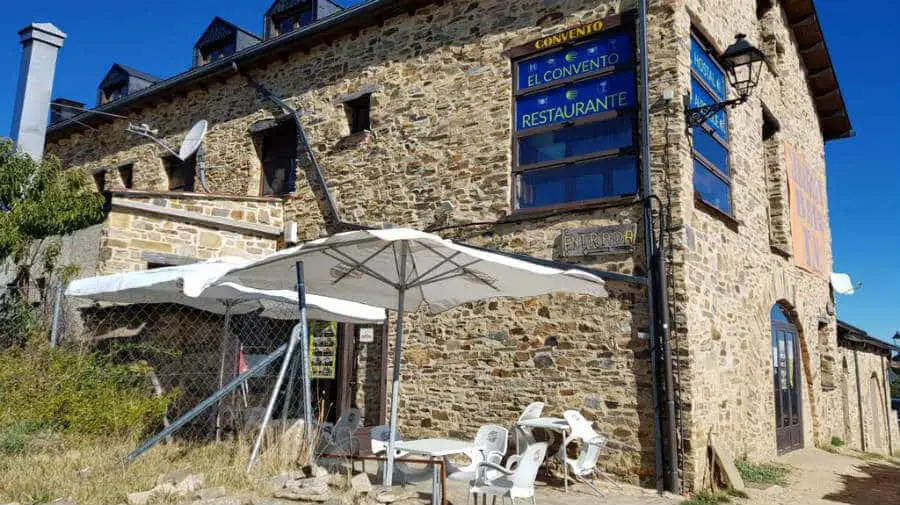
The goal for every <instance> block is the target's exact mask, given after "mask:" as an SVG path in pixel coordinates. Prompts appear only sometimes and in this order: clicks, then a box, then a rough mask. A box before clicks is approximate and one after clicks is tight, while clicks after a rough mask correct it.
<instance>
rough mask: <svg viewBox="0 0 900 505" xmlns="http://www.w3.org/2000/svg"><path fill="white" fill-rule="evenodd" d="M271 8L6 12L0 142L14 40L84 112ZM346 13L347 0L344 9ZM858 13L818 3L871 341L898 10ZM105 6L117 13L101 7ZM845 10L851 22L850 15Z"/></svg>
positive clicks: (845, 258)
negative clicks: (50, 48)
mask: <svg viewBox="0 0 900 505" xmlns="http://www.w3.org/2000/svg"><path fill="white" fill-rule="evenodd" d="M269 3H270V0H252V1H241V2H222V1H212V0H194V1H191V2H184V1H183V0H179V1H173V0H156V1H153V2H123V3H117V4H109V3H108V2H93V1H91V2H89V1H81V2H76V1H72V0H68V1H59V0H40V1H38V2H36V3H31V2H21V1H18V2H9V4H8V5H6V7H4V15H3V16H2V17H0V35H2V40H3V41H4V42H3V43H2V45H0V47H2V50H0V68H2V69H4V71H3V72H0V96H2V97H6V98H5V99H4V100H3V102H2V103H0V134H4V135H5V134H8V132H9V125H10V122H11V114H12V107H13V103H12V100H13V97H14V94H15V87H16V78H17V72H18V62H19V51H18V48H19V45H18V38H17V35H16V32H17V31H18V29H20V28H21V27H23V26H25V25H27V24H28V23H30V22H32V21H51V22H53V23H55V24H56V25H57V26H59V27H60V28H61V29H62V30H63V31H65V32H66V33H68V35H69V38H68V39H67V40H66V43H65V47H63V49H62V51H61V53H60V59H59V64H58V66H57V75H56V82H55V87H54V96H57V97H66V98H71V99H75V100H79V101H83V102H87V103H88V104H90V105H93V103H94V101H95V93H96V87H97V84H98V83H99V82H100V80H101V79H102V77H103V76H104V75H105V74H106V71H107V70H108V69H109V67H110V65H112V63H113V62H118V63H123V64H125V65H129V66H132V67H136V68H138V69H140V70H143V71H145V72H148V73H150V74H154V75H157V76H159V77H167V76H171V75H173V74H176V73H178V72H181V71H183V70H185V69H187V68H188V67H189V66H190V63H191V49H192V47H193V45H194V42H195V41H196V40H197V38H198V37H199V36H200V34H201V33H202V31H203V30H204V29H205V28H206V25H207V24H208V23H209V21H210V20H212V18H213V16H216V15H218V16H221V17H223V18H225V19H227V20H229V21H231V22H233V23H235V24H238V25H239V26H241V27H243V28H245V29H248V30H250V31H253V32H256V33H261V32H262V17H263V13H264V12H265V10H266V8H267V7H268V6H269ZM350 3H355V1H351V0H345V1H344V4H345V5H346V4H350ZM865 3H866V8H865V13H863V12H862V11H860V10H859V9H855V8H851V9H848V7H847V5H848V4H847V2H846V1H845V0H818V1H817V2H816V5H817V6H818V10H819V15H820V19H821V22H822V25H823V26H824V29H825V34H826V37H827V43H828V47H829V50H830V51H831V56H832V59H833V61H834V64H835V67H836V68H837V73H838V79H839V80H840V84H841V88H842V90H843V93H844V99H845V100H846V102H847V106H848V109H849V111H850V114H851V119H852V121H853V126H854V129H855V130H856V133H857V136H856V138H853V139H849V140H839V141H834V142H831V143H829V144H827V147H826V156H827V161H828V197H829V204H830V211H831V225H832V240H833V244H832V246H833V250H834V259H835V263H834V269H835V270H836V271H838V272H848V273H850V274H851V275H852V277H853V279H854V280H855V281H861V282H862V283H863V288H862V289H860V290H859V291H858V292H857V294H856V295H854V296H840V295H838V297H837V298H838V299H837V306H838V316H839V317H840V318H842V319H844V320H846V321H847V322H849V323H852V324H854V325H856V326H859V327H861V328H863V329H866V330H867V331H869V333H871V334H873V335H876V336H879V337H881V338H890V336H892V335H893V334H894V332H895V331H897V330H900V266H898V264H897V263H898V259H900V198H898V196H900V149H898V148H897V147H898V143H900V83H898V81H900V53H898V52H897V50H896V49H895V48H894V47H893V44H892V41H894V40H896V38H895V34H896V28H895V26H893V25H894V24H895V23H896V20H897V19H900V5H898V4H900V2H895V1H893V0H873V1H869V2H865ZM110 5H115V8H113V9H111V8H110ZM848 11H849V12H848Z"/></svg>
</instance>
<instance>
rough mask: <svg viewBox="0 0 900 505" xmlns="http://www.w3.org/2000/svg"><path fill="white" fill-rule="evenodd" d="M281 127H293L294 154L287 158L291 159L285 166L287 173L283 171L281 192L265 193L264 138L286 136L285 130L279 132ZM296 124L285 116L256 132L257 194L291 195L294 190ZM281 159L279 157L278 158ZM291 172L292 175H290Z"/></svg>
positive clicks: (278, 196) (295, 175) (296, 145)
mask: <svg viewBox="0 0 900 505" xmlns="http://www.w3.org/2000/svg"><path fill="white" fill-rule="evenodd" d="M281 129H293V134H294V135H293V137H294V139H295V140H294V155H293V157H291V158H289V159H290V160H291V163H290V166H289V167H288V168H287V170H288V173H285V177H284V188H283V191H282V192H278V191H273V192H272V193H271V194H267V193H266V149H267V147H266V138H267V137H269V138H273V137H277V136H283V137H284V138H288V137H289V135H287V132H279V130H281ZM298 133H299V132H297V125H296V124H294V122H293V121H289V120H287V118H283V119H282V120H276V123H275V124H274V125H272V126H271V127H269V128H266V129H264V130H262V131H259V132H257V133H256V135H257V142H258V146H259V147H258V154H257V156H258V159H259V196H261V197H271V198H280V197H284V196H288V195H291V194H292V193H294V192H295V191H296V184H297V175H298V174H297V171H298V169H299V167H300V161H299V160H300V152H299V151H300V146H299V143H298V140H297V135H298ZM279 159H281V158H279ZM291 174H293V175H291ZM292 177H293V186H294V188H293V189H292V188H291V185H292V184H291V182H290V181H291V178H292Z"/></svg>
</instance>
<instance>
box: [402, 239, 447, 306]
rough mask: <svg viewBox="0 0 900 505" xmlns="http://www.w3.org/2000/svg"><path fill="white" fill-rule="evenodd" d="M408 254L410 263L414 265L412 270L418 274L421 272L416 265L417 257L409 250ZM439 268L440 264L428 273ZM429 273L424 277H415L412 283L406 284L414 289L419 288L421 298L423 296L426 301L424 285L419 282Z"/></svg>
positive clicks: (422, 298)
mask: <svg viewBox="0 0 900 505" xmlns="http://www.w3.org/2000/svg"><path fill="white" fill-rule="evenodd" d="M406 252H407V255H408V256H409V261H410V262H411V263H412V269H413V270H414V271H415V272H416V273H418V272H419V267H418V266H417V265H416V257H415V255H412V254H409V251H408V250H407V251H406ZM439 266H440V263H439V264H437V265H435V266H434V267H433V268H431V269H429V270H428V272H431V271H432V270H434V269H435V268H437V267H439ZM428 272H426V273H424V274H422V275H419V276H418V277H414V278H413V280H412V281H410V282H406V285H407V286H410V285H412V286H413V287H415V288H418V290H419V296H421V298H420V299H421V300H425V290H424V289H422V285H421V284H419V283H418V281H419V280H420V279H422V277H424V276H425V275H426V274H427V273H428Z"/></svg>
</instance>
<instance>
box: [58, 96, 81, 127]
mask: <svg viewBox="0 0 900 505" xmlns="http://www.w3.org/2000/svg"><path fill="white" fill-rule="evenodd" d="M84 106H85V103H84V102H77V101H75V100H69V99H68V98H56V99H54V100H53V101H52V102H50V125H51V126H52V125H54V124H56V123H59V122H60V121H65V120H67V119H71V118H73V117H75V116H77V115H78V114H81V112H82V111H83V109H84Z"/></svg>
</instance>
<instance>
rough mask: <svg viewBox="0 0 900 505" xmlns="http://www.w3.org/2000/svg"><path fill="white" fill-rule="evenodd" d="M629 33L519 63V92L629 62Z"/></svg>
mask: <svg viewBox="0 0 900 505" xmlns="http://www.w3.org/2000/svg"><path fill="white" fill-rule="evenodd" d="M631 37H632V35H631V33H630V32H627V31H626V32H620V33H616V34H614V35H610V36H607V37H604V38H602V39H596V40H592V41H589V42H586V43H583V44H579V45H576V46H573V47H569V48H564V49H560V50H557V51H553V52H551V53H548V54H544V55H541V56H537V57H534V58H531V59H528V60H524V61H521V62H519V64H518V67H517V71H518V77H517V83H518V84H517V87H518V90H519V91H522V90H526V89H529V88H534V87H536V86H543V85H546V84H551V83H554V82H557V81H561V80H564V79H568V78H572V77H578V76H581V75H586V74H589V73H591V72H597V71H600V70H603V69H606V68H608V67H611V66H614V65H630V64H631V63H632V49H631Z"/></svg>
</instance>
